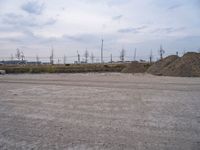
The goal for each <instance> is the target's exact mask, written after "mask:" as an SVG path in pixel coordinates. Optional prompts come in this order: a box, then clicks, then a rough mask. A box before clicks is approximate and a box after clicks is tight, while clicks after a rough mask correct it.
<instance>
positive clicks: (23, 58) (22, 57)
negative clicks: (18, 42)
mask: <svg viewBox="0 0 200 150" xmlns="http://www.w3.org/2000/svg"><path fill="white" fill-rule="evenodd" d="M21 59H22V61H24V60H25V55H24V53H23V52H21Z"/></svg>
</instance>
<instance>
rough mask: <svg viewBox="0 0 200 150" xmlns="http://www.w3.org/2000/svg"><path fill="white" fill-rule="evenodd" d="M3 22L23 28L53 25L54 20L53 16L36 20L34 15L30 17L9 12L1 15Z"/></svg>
mask: <svg viewBox="0 0 200 150" xmlns="http://www.w3.org/2000/svg"><path fill="white" fill-rule="evenodd" d="M3 23H4V24H9V25H13V26H15V27H20V28H24V27H39V26H46V25H53V24H55V23H56V20H55V19H53V18H48V19H45V20H43V21H38V20H37V18H35V17H34V16H31V17H30V16H24V15H17V14H13V13H9V14H5V15H4V16H3Z"/></svg>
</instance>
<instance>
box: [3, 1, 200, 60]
mask: <svg viewBox="0 0 200 150" xmlns="http://www.w3.org/2000/svg"><path fill="white" fill-rule="evenodd" d="M199 18H200V1H199V0H56V1H55V0H6V1H5V0H0V59H3V58H6V57H11V55H13V56H15V53H16V49H17V48H18V49H20V50H21V51H23V53H24V55H25V57H26V58H27V59H29V58H31V57H32V58H35V57H36V55H38V56H39V57H41V58H42V57H49V56H50V53H51V49H52V48H53V49H54V55H55V57H57V58H58V57H60V58H62V57H63V56H64V55H65V56H66V57H68V59H69V60H70V59H73V57H74V59H75V58H76V57H75V56H76V55H77V51H78V52H79V53H80V55H81V56H83V55H84V52H85V50H86V49H87V50H88V52H89V54H90V55H91V54H92V53H93V55H94V56H95V57H96V61H98V60H99V57H100V49H101V39H104V57H105V59H108V58H109V57H110V55H111V54H112V55H113V57H114V58H115V59H118V58H119V55H120V51H121V50H122V49H125V51H126V58H127V59H132V58H133V57H134V51H135V48H136V49H137V58H138V59H148V58H149V55H150V52H151V51H152V53H153V56H154V59H157V58H158V51H159V47H160V45H162V46H163V48H164V50H165V55H166V56H167V55H170V54H176V52H177V51H178V52H179V54H182V53H184V52H187V51H198V50H199V48H200V19H199ZM71 61H72V60H71Z"/></svg>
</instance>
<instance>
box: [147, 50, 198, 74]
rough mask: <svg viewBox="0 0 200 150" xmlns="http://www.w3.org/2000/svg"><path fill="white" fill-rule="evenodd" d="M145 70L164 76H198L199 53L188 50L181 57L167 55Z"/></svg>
mask: <svg viewBox="0 0 200 150" xmlns="http://www.w3.org/2000/svg"><path fill="white" fill-rule="evenodd" d="M147 72H148V73H151V74H154V75H164V76H178V77H200V53H194V52H189V53H186V54H185V55H183V57H177V56H169V57H167V58H165V59H163V60H160V61H158V62H156V63H155V64H154V65H152V66H151V67H150V68H149V69H148V70H147Z"/></svg>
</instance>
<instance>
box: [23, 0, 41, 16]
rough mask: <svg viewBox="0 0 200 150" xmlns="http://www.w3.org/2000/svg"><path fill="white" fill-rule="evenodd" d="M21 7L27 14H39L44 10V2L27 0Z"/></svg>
mask: <svg viewBox="0 0 200 150" xmlns="http://www.w3.org/2000/svg"><path fill="white" fill-rule="evenodd" d="M21 8H22V10H24V11H26V12H27V13H29V14H35V15H40V14H41V13H42V11H43V10H44V3H42V4H40V3H39V2H38V1H29V2H27V3H25V4H24V5H22V7H21Z"/></svg>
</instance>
